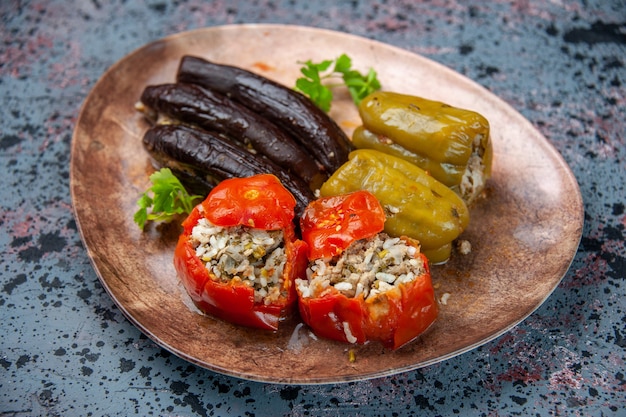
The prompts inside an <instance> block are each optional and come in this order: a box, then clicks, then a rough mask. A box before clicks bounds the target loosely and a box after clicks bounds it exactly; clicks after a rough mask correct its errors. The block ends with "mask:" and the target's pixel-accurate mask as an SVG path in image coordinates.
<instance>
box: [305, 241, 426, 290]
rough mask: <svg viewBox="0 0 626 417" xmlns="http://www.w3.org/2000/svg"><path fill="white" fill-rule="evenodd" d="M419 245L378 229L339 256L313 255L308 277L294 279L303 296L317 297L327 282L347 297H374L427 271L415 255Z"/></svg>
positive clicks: (327, 284)
mask: <svg viewBox="0 0 626 417" xmlns="http://www.w3.org/2000/svg"><path fill="white" fill-rule="evenodd" d="M418 252H419V249H418V248H416V247H415V246H412V245H410V244H407V242H406V241H405V240H403V239H400V238H393V237H390V236H389V235H387V234H385V233H379V234H377V235H375V236H373V237H371V238H368V239H362V240H358V241H356V242H354V243H352V244H351V245H350V246H349V247H348V248H347V249H346V250H345V251H343V252H342V253H341V254H340V255H339V256H336V257H334V258H332V259H316V260H314V261H313V262H312V263H311V264H310V265H309V267H308V268H307V278H308V280H301V279H298V280H296V285H297V286H298V290H299V291H300V293H301V295H302V296H303V297H306V298H308V297H319V296H321V295H322V294H323V292H324V291H325V290H326V289H328V288H329V287H330V286H332V287H334V288H335V290H337V291H339V292H341V293H342V294H344V295H345V296H346V297H356V296H359V295H361V294H363V297H364V298H365V299H368V298H370V297H375V296H376V295H378V294H380V293H383V292H386V291H388V290H390V289H391V288H393V287H394V286H397V285H399V284H400V283H407V282H411V281H413V280H415V278H416V277H418V276H421V275H423V274H424V273H425V272H426V269H425V266H424V262H423V260H422V259H421V258H416V257H415V255H416V254H417V253H418Z"/></svg>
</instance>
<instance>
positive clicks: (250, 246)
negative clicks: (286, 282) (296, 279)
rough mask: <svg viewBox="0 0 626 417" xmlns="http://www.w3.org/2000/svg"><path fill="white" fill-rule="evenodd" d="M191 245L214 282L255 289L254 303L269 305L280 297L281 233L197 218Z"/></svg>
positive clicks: (283, 257) (281, 267)
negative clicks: (241, 283)
mask: <svg viewBox="0 0 626 417" xmlns="http://www.w3.org/2000/svg"><path fill="white" fill-rule="evenodd" d="M190 242H191V244H192V245H193V247H194V248H195V250H196V255H197V256H198V258H200V259H201V260H202V262H204V264H205V266H206V267H207V269H208V270H209V272H210V273H211V275H212V278H213V279H216V280H220V281H222V282H231V281H232V280H235V281H241V282H243V283H244V284H246V285H248V286H250V287H252V288H254V300H255V302H263V303H265V304H272V303H273V302H275V301H276V300H278V299H279V298H280V297H281V289H282V284H283V279H282V276H283V269H284V267H285V263H286V259H287V257H286V255H285V245H284V238H283V232H282V230H261V229H253V228H250V227H246V226H233V227H220V226H215V225H213V224H211V223H210V222H209V221H208V220H207V219H200V220H199V221H198V224H197V225H196V226H195V227H194V228H193V230H192V232H191V239H190Z"/></svg>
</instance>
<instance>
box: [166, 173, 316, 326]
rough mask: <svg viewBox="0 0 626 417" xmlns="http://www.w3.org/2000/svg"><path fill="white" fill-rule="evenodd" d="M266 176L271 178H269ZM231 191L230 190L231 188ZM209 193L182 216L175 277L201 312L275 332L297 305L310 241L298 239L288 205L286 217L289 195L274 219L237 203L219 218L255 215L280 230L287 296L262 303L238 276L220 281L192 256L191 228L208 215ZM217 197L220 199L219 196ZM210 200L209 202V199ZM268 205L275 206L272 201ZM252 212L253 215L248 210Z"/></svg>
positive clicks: (222, 205)
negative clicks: (297, 286) (281, 231)
mask: <svg viewBox="0 0 626 417" xmlns="http://www.w3.org/2000/svg"><path fill="white" fill-rule="evenodd" d="M250 178H252V179H253V180H254V181H251V182H254V184H256V185H255V186H261V187H264V186H265V185H263V184H264V183H263V182H258V181H257V178H253V177H250ZM270 181H271V182H272V181H273V180H270ZM259 184H261V185H259ZM220 185H221V183H220ZM227 185H228V184H227ZM230 186H233V187H239V188H240V189H241V187H242V182H239V181H238V182H231V183H230ZM272 186H273V185H272ZM281 187H282V185H281ZM222 188H224V187H222ZM261 190H262V192H265V191H266V190H265V189H263V188H261ZM218 191H219V190H218ZM274 191H275V190H270V192H274ZM279 191H280V190H279ZM227 194H228V193H227ZM230 195H232V193H231V194H230ZM212 196H213V194H212V193H211V194H209V197H207V200H205V201H204V202H203V203H201V204H199V205H197V206H196V207H195V208H194V209H193V210H192V212H191V213H190V215H189V216H188V217H187V218H186V219H185V220H184V221H183V224H182V225H183V232H182V234H181V235H180V237H179V239H178V243H177V245H176V249H175V251H174V267H175V269H176V271H177V273H178V276H179V278H180V279H181V281H182V283H183V285H184V287H185V289H186V290H187V292H188V293H189V295H190V297H191V299H192V301H193V302H194V304H195V305H196V306H197V307H198V308H199V309H200V310H202V311H203V312H206V313H208V314H210V315H213V316H215V317H218V318H221V319H223V320H226V321H229V322H231V323H234V324H239V325H243V326H248V327H256V328H260V329H265V330H272V331H275V330H277V329H278V326H279V323H280V321H281V320H282V319H283V318H284V317H285V316H286V315H287V314H289V313H290V312H291V310H292V309H293V308H294V306H295V302H296V300H297V296H296V290H295V284H294V281H295V279H296V278H300V277H304V276H305V271H306V266H307V257H306V256H307V251H308V246H307V245H306V243H304V242H303V241H302V240H299V239H297V238H296V235H295V229H294V224H293V221H292V218H293V208H292V209H291V218H289V213H288V212H287V211H286V210H283V209H284V207H288V206H289V205H290V204H291V203H290V201H289V199H284V200H281V204H279V205H280V207H279V209H278V210H276V211H273V212H272V213H273V214H275V217H273V218H272V217H271V216H270V215H268V214H267V213H265V214H263V213H260V212H258V211H249V210H248V211H247V210H246V208H245V207H243V208H242V207H238V206H237V205H234V206H233V208H232V210H231V211H232V212H233V213H230V214H228V215H225V216H224V217H222V218H228V219H229V220H228V221H229V222H230V221H232V219H234V218H237V219H239V220H237V221H244V222H247V221H248V220H247V219H253V220H254V221H256V220H257V219H261V220H262V221H258V222H256V223H255V224H258V223H261V224H263V225H264V226H269V227H271V230H275V229H274V227H276V226H277V225H281V229H282V230H283V235H284V244H285V255H286V257H287V262H286V265H285V268H284V270H283V277H282V278H283V292H284V294H285V296H284V297H281V298H280V299H279V300H277V301H276V302H274V303H272V304H269V305H265V304H264V303H262V302H261V303H259V302H255V301H254V290H253V288H251V287H249V286H248V285H246V284H244V283H242V282H241V281H236V280H231V281H230V282H222V281H220V280H219V279H218V278H217V277H215V276H214V275H213V274H212V273H211V272H209V270H208V269H207V268H206V266H205V265H204V263H203V262H202V260H200V258H198V256H196V252H195V249H194V247H193V245H192V244H191V242H190V236H191V232H192V230H193V228H194V226H195V225H196V224H197V223H198V221H199V220H200V219H201V218H203V217H206V218H209V217H210V214H209V212H207V211H206V207H213V206H212V204H205V203H207V201H208V200H210V199H211V198H212ZM289 196H290V197H291V194H289ZM219 198H220V199H221V198H222V196H220V197H219ZM291 198H293V197H291ZM285 200H286V202H285ZM256 201H257V203H259V202H260V201H262V199H257V200H256ZM274 201H275V200H274ZM208 203H211V202H210V201H208ZM257 205H258V204H257ZM220 207H222V208H224V207H225V204H221V205H220ZM272 207H273V209H276V205H274V206H272ZM225 211H227V210H225ZM250 213H256V214H253V215H251V214H250ZM242 219H243V220H242ZM237 224H241V223H237ZM220 226H224V224H220ZM225 227H227V226H225Z"/></svg>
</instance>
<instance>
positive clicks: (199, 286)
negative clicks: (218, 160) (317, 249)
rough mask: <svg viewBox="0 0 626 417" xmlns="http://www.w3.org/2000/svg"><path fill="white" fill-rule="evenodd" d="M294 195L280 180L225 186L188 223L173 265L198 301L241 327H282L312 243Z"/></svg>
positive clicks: (239, 180)
mask: <svg viewBox="0 0 626 417" xmlns="http://www.w3.org/2000/svg"><path fill="white" fill-rule="evenodd" d="M295 205H296V201H295V199H294V197H293V196H292V195H291V194H290V193H289V191H287V189H285V188H284V187H283V186H282V184H281V183H280V181H279V180H278V179H277V178H276V177H275V176H273V175H269V174H262V175H255V176H252V177H248V178H233V179H228V180H224V181H222V182H220V183H219V184H218V185H217V186H216V187H215V188H214V189H213V190H212V191H211V193H210V194H209V195H208V197H207V198H206V200H204V201H203V202H202V203H201V204H199V205H197V206H196V207H195V208H194V210H193V211H192V212H191V214H190V215H189V217H188V218H187V219H185V221H184V222H183V233H182V234H181V236H180V237H179V240H178V244H177V246H176V250H175V253H174V266H175V268H176V271H177V273H178V275H179V277H180V279H181V280H182V283H183V285H184V286H185V288H186V290H187V292H188V293H189V295H190V296H191V299H192V300H193V302H194V304H195V305H196V306H197V307H198V308H199V309H200V310H202V311H203V312H205V313H208V314H210V315H213V316H215V317H218V318H221V319H223V320H227V321H230V322H232V323H235V324H239V325H244V326H249V327H257V328H261V329H267V330H277V329H278V326H279V323H280V321H281V320H282V319H283V318H284V317H285V316H286V315H288V314H289V313H290V312H291V310H292V309H293V307H294V303H295V301H296V292H295V286H294V281H295V278H296V277H300V276H304V273H305V272H304V271H305V269H306V265H307V245H306V244H305V243H304V242H303V241H302V240H299V239H297V238H296V234H295V228H294V222H293V219H294V207H295Z"/></svg>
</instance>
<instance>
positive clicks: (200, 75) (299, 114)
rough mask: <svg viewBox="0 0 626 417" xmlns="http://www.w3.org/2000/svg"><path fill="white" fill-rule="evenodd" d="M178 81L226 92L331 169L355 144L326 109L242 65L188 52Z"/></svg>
mask: <svg viewBox="0 0 626 417" xmlns="http://www.w3.org/2000/svg"><path fill="white" fill-rule="evenodd" d="M177 81H178V82H183V83H193V84H198V85H201V86H203V87H205V88H208V89H210V90H214V91H217V92H219V93H222V94H225V95H227V96H228V97H230V98H232V99H233V100H235V101H238V102H239V103H241V104H242V105H244V106H246V107H248V108H249V109H251V110H252V111H254V112H255V113H258V114H260V115H262V116H263V117H265V118H267V119H268V120H270V121H271V122H272V123H274V124H276V125H277V126H279V127H280V128H282V129H283V130H284V131H285V132H288V133H289V134H290V135H291V136H292V137H293V138H294V139H295V140H296V141H298V142H299V143H300V144H301V145H302V146H303V147H304V148H305V149H307V150H308V152H310V154H311V155H312V156H313V157H315V159H316V160H317V161H318V162H319V163H321V164H322V165H323V166H324V167H325V169H326V170H327V171H328V173H332V172H333V171H335V170H336V169H337V168H339V167H340V166H341V164H343V163H344V162H345V161H346V160H347V159H348V154H349V153H350V151H351V150H352V149H353V146H352V144H351V142H350V140H349V139H348V137H347V136H346V134H345V133H344V132H343V131H342V130H341V128H340V127H339V126H338V125H337V124H336V123H335V121H333V120H332V119H331V118H330V117H329V116H328V115H327V114H326V113H324V111H322V110H321V109H320V108H318V107H317V106H316V105H315V104H314V103H313V102H312V101H311V100H309V99H308V98H307V97H306V96H304V95H303V94H301V93H298V92H297V91H295V90H293V89H290V88H287V87H285V86H283V85H281V84H278V83H276V82H274V81H272V80H269V79H267V78H265V77H262V76H260V75H258V74H255V73H253V72H250V71H246V70H244V69H242V68H238V67H234V66H230V65H222V64H216V63H213V62H210V61H207V60H204V59H202V58H198V57H193V56H185V57H183V59H182V60H181V63H180V66H179V68H178V74H177Z"/></svg>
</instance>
